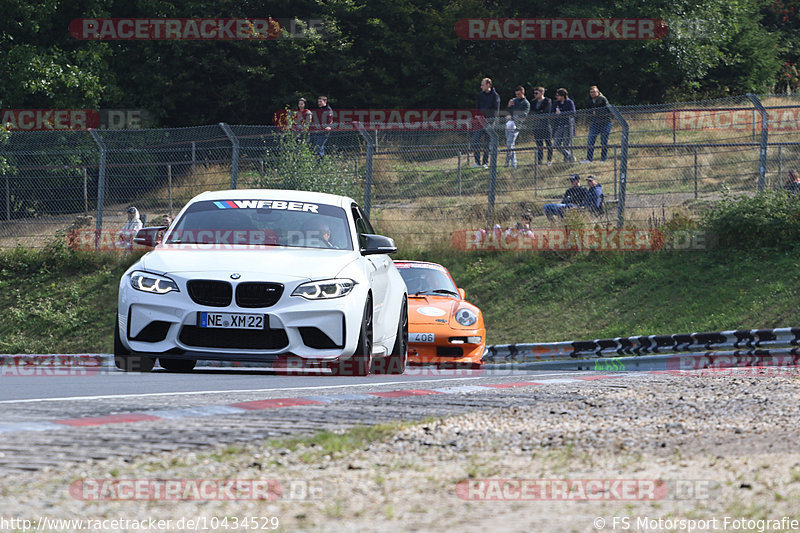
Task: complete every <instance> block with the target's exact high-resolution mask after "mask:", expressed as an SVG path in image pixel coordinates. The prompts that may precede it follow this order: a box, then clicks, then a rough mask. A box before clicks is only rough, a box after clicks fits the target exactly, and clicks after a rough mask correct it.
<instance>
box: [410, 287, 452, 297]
mask: <svg viewBox="0 0 800 533" xmlns="http://www.w3.org/2000/svg"><path fill="white" fill-rule="evenodd" d="M417 294H452V295H453V296H458V293H457V292H453V291H451V290H450V289H433V290H427V291H418V292H415V293H414V295H417Z"/></svg>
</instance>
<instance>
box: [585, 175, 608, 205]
mask: <svg viewBox="0 0 800 533" xmlns="http://www.w3.org/2000/svg"><path fill="white" fill-rule="evenodd" d="M586 183H587V184H588V185H589V188H588V196H587V202H586V207H587V208H588V209H589V211H591V212H592V213H594V214H595V215H600V214H602V213H603V198H604V196H603V187H602V186H601V185H600V184H599V183H598V182H597V178H595V177H594V176H592V175H591V174H589V175H588V176H587V177H586Z"/></svg>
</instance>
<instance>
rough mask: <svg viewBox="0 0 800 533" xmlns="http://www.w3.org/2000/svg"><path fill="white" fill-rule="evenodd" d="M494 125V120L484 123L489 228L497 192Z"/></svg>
mask: <svg viewBox="0 0 800 533" xmlns="http://www.w3.org/2000/svg"><path fill="white" fill-rule="evenodd" d="M487 120H488V119H487ZM495 126H496V124H495V122H494V120H492V123H491V125H490V124H488V123H487V124H486V132H487V133H488V134H489V209H488V210H487V213H486V218H487V221H488V227H490V228H491V227H492V226H493V225H494V202H495V195H496V193H497V131H496V130H495Z"/></svg>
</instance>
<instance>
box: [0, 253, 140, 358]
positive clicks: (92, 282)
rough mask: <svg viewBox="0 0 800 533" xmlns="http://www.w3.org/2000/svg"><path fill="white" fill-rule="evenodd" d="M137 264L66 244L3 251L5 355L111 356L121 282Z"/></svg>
mask: <svg viewBox="0 0 800 533" xmlns="http://www.w3.org/2000/svg"><path fill="white" fill-rule="evenodd" d="M134 260H135V256H125V255H119V254H113V253H92V252H79V251H74V250H69V249H68V248H66V247H65V246H63V245H52V246H49V247H47V248H45V249H37V250H33V249H26V248H16V249H13V250H9V251H5V252H2V253H0V309H2V310H3V318H2V320H0V353H80V352H105V353H107V352H110V351H111V350H112V348H113V329H112V324H113V321H114V313H115V312H116V309H117V288H118V286H119V279H120V276H122V273H123V272H124V271H125V270H126V269H127V267H128V265H130V264H131V263H132V262H133V261H134Z"/></svg>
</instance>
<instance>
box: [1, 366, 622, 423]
mask: <svg viewBox="0 0 800 533" xmlns="http://www.w3.org/2000/svg"><path fill="white" fill-rule="evenodd" d="M622 376H623V375H622V374H617V375H599V376H579V377H574V378H561V377H559V378H550V379H539V380H536V381H518V382H509V383H488V384H485V385H458V386H453V387H441V388H436V389H402V390H391V391H383V392H367V393H363V394H323V395H309V396H301V397H297V398H270V399H264V400H253V401H247V402H237V403H232V404H226V405H202V406H196V407H184V408H178V409H160V410H150V411H141V412H133V413H119V414H114V415H105V416H89V417H81V418H60V419H56V420H48V421H42V422H9V423H0V433H13V432H19V431H53V430H58V429H66V428H70V427H93V426H104V425H107V424H128V423H133V422H153V421H157V420H178V419H181V418H198V417H206V416H220V415H238V414H243V413H247V412H250V411H263V410H267V409H281V408H285V407H300V406H309V405H325V404H329V403H333V402H341V401H361V400H374V399H375V398H386V399H392V398H407V397H413V396H429V395H438V394H465V393H472V392H482V391H487V390H491V389H509V388H518V387H534V386H541V385H551V384H560V383H581V382H586V381H593V380H597V379H613V378H620V377H622Z"/></svg>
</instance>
